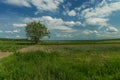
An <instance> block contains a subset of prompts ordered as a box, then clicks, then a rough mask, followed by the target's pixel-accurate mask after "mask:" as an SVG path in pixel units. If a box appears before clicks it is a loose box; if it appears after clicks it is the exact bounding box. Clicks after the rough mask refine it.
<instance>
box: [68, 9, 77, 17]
mask: <svg viewBox="0 0 120 80" xmlns="http://www.w3.org/2000/svg"><path fill="white" fill-rule="evenodd" d="M68 15H69V16H76V11H75V10H71V11H69V12H68Z"/></svg>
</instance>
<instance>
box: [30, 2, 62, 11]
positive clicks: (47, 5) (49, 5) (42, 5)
mask: <svg viewBox="0 0 120 80" xmlns="http://www.w3.org/2000/svg"><path fill="white" fill-rule="evenodd" d="M62 2H63V0H31V3H32V4H33V5H34V6H36V7H37V9H38V10H48V11H53V10H56V9H58V7H59V5H60V3H62Z"/></svg>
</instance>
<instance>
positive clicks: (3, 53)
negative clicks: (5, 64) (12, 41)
mask: <svg viewBox="0 0 120 80" xmlns="http://www.w3.org/2000/svg"><path fill="white" fill-rule="evenodd" d="M11 54H13V52H0V59H1V58H4V57H7V56H9V55H11Z"/></svg>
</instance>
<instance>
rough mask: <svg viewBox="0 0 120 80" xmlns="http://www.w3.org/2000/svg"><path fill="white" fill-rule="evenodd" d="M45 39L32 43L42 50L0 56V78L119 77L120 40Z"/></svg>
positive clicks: (70, 79)
mask: <svg viewBox="0 0 120 80" xmlns="http://www.w3.org/2000/svg"><path fill="white" fill-rule="evenodd" d="M24 42H25V41H24ZM24 42H23V43H24ZM46 42H47V41H46ZM21 43H22V42H21ZM21 43H20V44H21ZM47 43H48V44H49V45H47ZM47 43H45V42H43V43H40V44H42V45H39V44H37V45H35V46H37V47H40V48H42V50H41V51H35V52H34V51H33V52H25V53H26V54H25V53H22V52H15V53H14V54H13V55H11V56H9V57H6V58H3V59H1V60H0V80H120V76H119V75H120V45H119V41H117V42H116V41H112V42H111V41H110V42H109V41H108V42H106V41H103V43H102V41H92V42H91V41H89V43H90V44H86V43H82V44H81V41H78V42H77V41H76V43H78V44H77V45H76V43H75V42H74V43H75V45H74V44H73V43H72V42H71V43H72V44H71V45H70V43H69V45H68V42H66V44H65V41H63V42H49V41H48V42H47ZM60 43H61V45H60ZM104 43H105V44H104ZM109 43H110V44H109ZM27 44H28V43H27ZM53 44H54V45H53ZM55 44H59V45H55ZM0 45H1V44H0ZM16 45H18V44H14V46H16ZM27 46H28V45H27Z"/></svg>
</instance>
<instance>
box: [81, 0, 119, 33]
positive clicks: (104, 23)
mask: <svg viewBox="0 0 120 80" xmlns="http://www.w3.org/2000/svg"><path fill="white" fill-rule="evenodd" d="M93 1H95V0H92V2H93ZM119 4H120V1H115V2H111V1H109V2H108V0H103V1H102V2H101V3H99V4H98V5H96V7H95V8H93V7H89V8H86V9H84V10H83V11H82V12H81V14H80V17H83V18H84V25H85V26H89V25H92V26H96V27H98V30H100V29H99V28H101V27H102V28H103V27H104V28H105V29H104V30H102V29H101V30H102V31H106V32H118V29H117V28H116V27H114V26H112V24H110V23H109V20H110V18H109V16H110V15H111V14H112V13H113V12H115V11H120V5H119ZM79 9H81V8H79ZM90 32H91V31H88V32H86V31H85V33H86V34H87V33H90Z"/></svg>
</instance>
